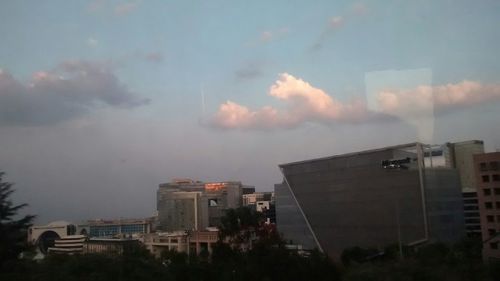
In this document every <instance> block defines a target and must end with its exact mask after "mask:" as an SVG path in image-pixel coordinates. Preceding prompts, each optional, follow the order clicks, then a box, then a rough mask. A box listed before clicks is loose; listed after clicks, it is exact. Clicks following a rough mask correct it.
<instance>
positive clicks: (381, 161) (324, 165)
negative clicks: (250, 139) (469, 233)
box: [275, 143, 464, 257]
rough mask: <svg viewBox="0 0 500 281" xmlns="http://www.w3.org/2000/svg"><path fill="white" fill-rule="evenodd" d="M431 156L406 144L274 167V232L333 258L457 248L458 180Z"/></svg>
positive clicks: (460, 218)
mask: <svg viewBox="0 0 500 281" xmlns="http://www.w3.org/2000/svg"><path fill="white" fill-rule="evenodd" d="M432 151H433V149H432V147H430V146H427V145H423V144H420V143H412V144H406V145H398V146H393V147H386V148H382V149H375V150H369V151H362V152H355V153H349V154H344V155H339V156H332V157H326V158H320V159H313V160H307V161H300V162H294V163H289V164H283V165H280V169H281V171H282V173H283V178H284V181H283V183H282V184H278V185H276V186H275V187H276V189H275V196H276V213H277V214H276V216H277V222H276V223H277V226H278V230H279V231H280V232H282V233H283V234H284V238H285V239H286V240H292V242H293V244H298V245H302V246H303V247H304V248H309V249H310V248H312V247H318V248H319V249H320V250H323V251H325V252H327V253H328V254H329V255H330V256H333V257H338V256H340V254H341V253H342V251H343V250H344V249H345V248H348V247H354V246H360V247H376V248H383V247H385V246H387V245H389V244H395V243H399V244H404V245H417V244H420V243H425V242H427V241H444V242H452V241H456V240H458V239H459V238H461V237H462V236H463V235H464V218H463V203H462V194H461V187H460V181H459V176H458V172H457V170H456V169H452V168H448V167H446V161H445V159H443V163H442V164H441V163H439V158H437V157H435V155H433V152H432ZM443 157H444V156H443Z"/></svg>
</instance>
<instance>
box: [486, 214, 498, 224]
mask: <svg viewBox="0 0 500 281" xmlns="http://www.w3.org/2000/svg"><path fill="white" fill-rule="evenodd" d="M486 221H487V222H495V216H493V215H488V216H486ZM497 222H499V223H500V215H497Z"/></svg>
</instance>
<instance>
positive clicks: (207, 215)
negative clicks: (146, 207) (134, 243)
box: [157, 179, 243, 231]
mask: <svg viewBox="0 0 500 281" xmlns="http://www.w3.org/2000/svg"><path fill="white" fill-rule="evenodd" d="M242 188H243V185H242V184H241V182H208V183H205V182H200V181H192V180H189V179H177V180H174V181H173V182H171V183H164V184H160V186H159V188H158V192H157V210H158V221H159V226H158V228H159V230H162V231H177V230H203V229H205V228H206V227H210V226H219V225H220V223H221V218H222V217H223V216H224V215H225V211H226V210H227V209H230V208H237V207H240V206H241V197H242Z"/></svg>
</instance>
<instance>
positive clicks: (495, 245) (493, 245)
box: [490, 242, 498, 250]
mask: <svg viewBox="0 0 500 281" xmlns="http://www.w3.org/2000/svg"><path fill="white" fill-rule="evenodd" d="M490 248H491V249H493V250H496V249H498V242H493V243H490Z"/></svg>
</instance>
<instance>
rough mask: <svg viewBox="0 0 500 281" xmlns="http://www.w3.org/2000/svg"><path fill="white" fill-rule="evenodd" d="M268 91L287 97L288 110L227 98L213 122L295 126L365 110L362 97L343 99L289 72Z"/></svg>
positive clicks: (353, 116)
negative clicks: (256, 106) (254, 106)
mask: <svg viewBox="0 0 500 281" xmlns="http://www.w3.org/2000/svg"><path fill="white" fill-rule="evenodd" d="M269 95H270V96H272V97H275V98H277V99H279V100H282V101H285V102H286V103H287V107H286V109H285V110H278V109H275V108H273V107H271V106H264V107H262V108H261V109H259V110H250V109H249V108H247V107H245V106H242V105H239V104H237V103H234V102H231V101H227V102H226V103H224V104H222V105H220V107H219V110H218V112H217V113H216V114H215V116H214V118H213V120H212V124H213V125H215V126H217V127H221V128H244V129H249V128H251V129H266V128H275V127H285V128H287V127H295V126H298V125H300V124H302V123H304V122H308V121H313V122H314V121H315V122H325V121H332V120H344V121H356V120H358V119H359V118H361V117H362V116H364V115H365V113H366V106H365V105H364V103H363V102H361V101H352V102H350V103H341V102H340V101H338V100H336V99H334V98H332V97H330V96H329V95H327V94H326V93H325V92H324V91H323V90H321V89H318V88H315V87H313V86H311V85H310V84H309V83H307V82H306V81H304V80H302V79H300V78H296V77H294V76H292V75H290V74H288V73H282V74H280V76H279V78H278V80H277V81H276V82H275V83H274V84H273V85H272V86H271V88H270V89H269Z"/></svg>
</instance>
